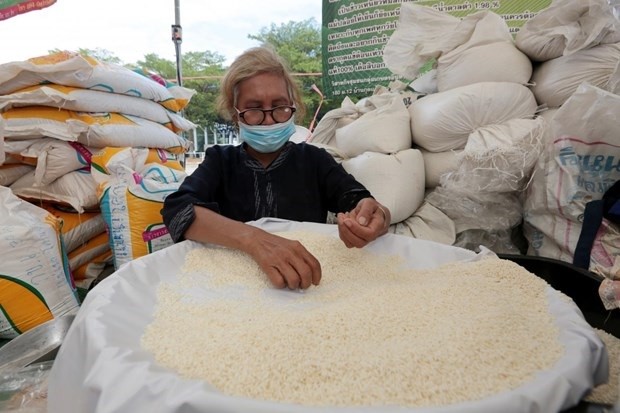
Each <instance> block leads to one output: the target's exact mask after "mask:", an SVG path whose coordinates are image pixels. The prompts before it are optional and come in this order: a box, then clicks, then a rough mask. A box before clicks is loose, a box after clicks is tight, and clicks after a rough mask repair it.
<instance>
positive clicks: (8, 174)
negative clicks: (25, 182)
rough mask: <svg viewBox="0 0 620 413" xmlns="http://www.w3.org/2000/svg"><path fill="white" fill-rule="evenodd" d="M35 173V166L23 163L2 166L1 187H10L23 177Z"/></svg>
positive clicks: (0, 170)
mask: <svg viewBox="0 0 620 413" xmlns="http://www.w3.org/2000/svg"><path fill="white" fill-rule="evenodd" d="M32 171H34V166H30V165H24V164H21V163H5V164H4V165H0V185H2V186H10V185H11V184H12V183H13V182H15V181H17V180H18V179H19V178H21V177H22V176H24V175H26V174H28V173H30V172H32Z"/></svg>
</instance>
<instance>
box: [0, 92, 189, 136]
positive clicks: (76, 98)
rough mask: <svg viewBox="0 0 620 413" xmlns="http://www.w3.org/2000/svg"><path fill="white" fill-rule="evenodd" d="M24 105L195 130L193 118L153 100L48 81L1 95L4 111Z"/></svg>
mask: <svg viewBox="0 0 620 413" xmlns="http://www.w3.org/2000/svg"><path fill="white" fill-rule="evenodd" d="M24 106H51V107H55V108H61V109H67V110H73V111H77V112H111V113H121V114H125V115H132V116H137V117H140V118H144V119H148V120H151V121H153V122H156V123H159V124H161V125H163V126H166V127H167V128H168V129H171V130H172V131H173V132H180V131H186V130H190V129H195V128H196V125H194V124H193V123H192V122H190V121H189V120H187V119H185V118H183V117H182V116H180V115H178V114H176V113H174V112H172V111H170V110H167V109H166V108H164V107H163V106H161V105H159V104H157V103H155V102H153V101H152V100H148V99H142V98H139V97H135V96H129V95H123V94H119V93H108V92H101V91H98V90H90V89H81V88H77V87H71V86H62V85H54V84H45V85H37V86H32V87H28V88H25V89H21V90H18V91H16V92H13V93H11V94H8V95H2V96H0V110H2V111H4V110H8V109H11V108H16V107H24Z"/></svg>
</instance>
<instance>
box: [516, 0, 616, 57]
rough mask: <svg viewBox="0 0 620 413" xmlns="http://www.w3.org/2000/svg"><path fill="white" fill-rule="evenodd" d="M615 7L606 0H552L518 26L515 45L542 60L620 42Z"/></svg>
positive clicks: (530, 55)
mask: <svg viewBox="0 0 620 413" xmlns="http://www.w3.org/2000/svg"><path fill="white" fill-rule="evenodd" d="M614 7H617V5H616V6H612V5H610V3H609V1H608V0H554V1H553V2H552V3H551V5H550V6H549V7H547V8H546V9H545V10H542V11H541V12H539V13H538V14H537V15H536V16H534V17H532V18H531V19H530V20H528V21H527V22H526V23H525V24H524V25H523V27H521V29H520V30H519V32H518V33H517V36H516V38H515V41H516V45H517V47H518V48H519V49H520V50H521V51H523V52H524V53H525V54H526V55H528V56H529V57H530V59H532V60H534V61H539V62H544V61H547V60H551V59H555V58H557V57H560V56H567V55H570V54H571V53H575V52H577V51H579V50H584V49H588V48H591V47H594V46H597V45H599V44H608V43H617V42H620V20H618V17H617V15H616V16H614ZM615 13H616V14H617V11H616V12H615Z"/></svg>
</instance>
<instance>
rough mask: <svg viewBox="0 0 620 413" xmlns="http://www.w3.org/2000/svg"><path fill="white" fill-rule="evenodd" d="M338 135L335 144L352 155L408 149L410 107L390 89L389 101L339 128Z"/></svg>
mask: <svg viewBox="0 0 620 413" xmlns="http://www.w3.org/2000/svg"><path fill="white" fill-rule="evenodd" d="M383 96H386V95H383ZM335 138H336V146H337V147H338V148H339V149H341V150H342V151H343V152H344V153H345V154H347V156H349V157H355V156H357V155H360V154H362V153H364V152H369V151H370V152H378V153H385V154H389V153H396V152H399V151H402V150H405V149H409V148H411V130H410V127H409V111H408V110H407V108H406V107H405V104H404V102H403V99H402V97H401V96H400V94H399V93H391V94H390V95H389V102H388V103H387V104H386V105H384V106H380V107H377V108H376V109H375V110H372V111H370V112H367V113H365V114H363V115H362V116H360V117H359V118H358V119H357V120H355V121H353V122H352V123H350V124H349V125H347V126H344V127H342V128H340V129H336V133H335Z"/></svg>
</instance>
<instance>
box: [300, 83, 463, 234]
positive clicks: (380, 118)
mask: <svg viewBox="0 0 620 413" xmlns="http://www.w3.org/2000/svg"><path fill="white" fill-rule="evenodd" d="M404 86H406V85H404V84H401V83H400V82H394V83H393V84H391V85H390V87H389V88H385V87H377V89H376V90H375V92H374V93H373V95H372V96H369V97H366V98H364V99H361V100H360V101H359V102H357V103H353V102H352V101H351V99H349V98H345V99H344V100H343V102H342V104H341V107H340V108H339V109H334V110H331V111H329V112H328V113H326V114H325V116H323V118H322V119H321V121H320V122H319V124H318V125H317V127H316V129H315V130H314V132H313V134H312V136H311V138H310V139H309V141H308V142H309V143H310V144H313V145H316V146H319V147H322V148H324V149H326V150H327V151H328V152H329V153H330V154H331V155H332V156H333V157H334V158H335V159H336V160H337V161H338V162H340V163H341V164H342V165H343V167H344V168H345V170H346V171H347V172H349V173H350V174H352V175H353V176H355V178H356V179H357V180H358V181H360V182H361V183H362V184H364V186H366V188H368V189H369V190H370V192H371V193H372V194H373V196H375V198H376V199H377V200H378V201H379V202H381V203H382V204H383V205H385V206H387V207H388V208H389V209H390V211H391V213H392V221H391V223H390V224H391V225H390V231H391V232H393V233H399V234H406V235H410V236H414V237H416V238H421V239H428V240H432V241H437V242H442V243H447V244H450V243H452V242H453V241H454V226H453V225H452V222H451V220H450V219H449V218H448V217H446V216H445V215H444V214H443V213H441V212H440V211H438V210H437V209H436V208H434V207H432V206H430V205H428V204H425V203H424V202H423V201H424V182H425V174H424V160H423V158H422V153H421V152H420V150H418V149H414V148H413V147H412V140H411V128H410V115H409V110H408V107H409V105H411V103H412V102H413V101H415V100H416V99H418V98H420V97H421V96H423V95H422V94H419V93H412V92H411V91H407V90H406V88H405V87H404Z"/></svg>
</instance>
